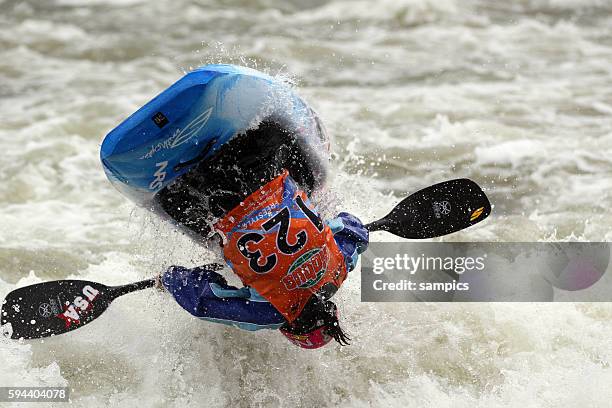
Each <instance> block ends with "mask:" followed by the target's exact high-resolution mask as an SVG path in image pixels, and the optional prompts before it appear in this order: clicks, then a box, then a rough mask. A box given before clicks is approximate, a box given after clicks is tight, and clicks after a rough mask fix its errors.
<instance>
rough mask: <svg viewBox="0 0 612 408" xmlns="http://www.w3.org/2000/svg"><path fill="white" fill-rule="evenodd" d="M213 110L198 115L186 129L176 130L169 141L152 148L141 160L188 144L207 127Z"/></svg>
mask: <svg viewBox="0 0 612 408" xmlns="http://www.w3.org/2000/svg"><path fill="white" fill-rule="evenodd" d="M212 110H213V108H212V107H210V108H208V109H206V110H205V111H204V112H203V113H202V114H200V115H198V116H197V117H196V118H195V119H194V120H192V121H191V122H189V123H188V124H187V126H185V128H183V129H176V130H175V131H174V134H173V135H172V136H170V137H169V138H168V139H166V140H163V141H161V142H159V143H156V144H154V145H153V146H151V148H150V149H149V151H148V152H147V153H145V154H144V155H143V156H142V157H141V158H140V159H141V160H142V159H150V158H151V157H153V156H154V155H155V153H157V152H159V151H160V150H164V149H174V148H175V147H177V146H180V145H182V144H183V143H185V142H187V141H188V140H189V139H191V138H192V137H193V136H195V135H196V134H197V133H198V132H199V131H200V130H202V128H203V127H204V125H206V122H208V119H210V115H211V113H212Z"/></svg>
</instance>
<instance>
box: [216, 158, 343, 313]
mask: <svg viewBox="0 0 612 408" xmlns="http://www.w3.org/2000/svg"><path fill="white" fill-rule="evenodd" d="M215 228H216V229H218V230H220V231H221V232H223V233H224V234H225V236H226V238H227V241H226V243H225V244H224V246H223V255H224V257H225V260H226V262H227V263H228V265H229V266H230V267H231V268H232V269H233V270H234V272H235V273H236V274H237V275H238V276H239V277H240V279H241V280H242V283H244V284H245V285H247V286H251V287H253V288H254V289H255V290H257V292H259V294H260V295H261V296H263V297H264V298H265V299H267V300H268V301H269V302H270V303H271V304H272V305H273V306H274V307H275V308H276V309H277V310H278V311H279V312H280V313H281V314H282V315H283V316H284V317H285V318H286V319H287V320H288V321H289V322H292V321H293V320H295V319H296V318H297V317H298V316H299V314H300V313H301V312H302V309H303V308H304V306H305V305H306V303H307V302H308V299H309V298H310V297H311V296H312V295H313V294H314V293H316V292H317V291H318V290H319V289H321V287H323V285H325V284H326V283H332V284H333V285H335V287H336V288H339V287H340V285H341V284H342V282H343V281H344V279H345V278H346V274H347V273H346V265H345V262H344V257H343V256H342V253H341V252H340V250H339V249H338V245H337V244H336V241H335V240H334V236H333V233H332V232H331V229H330V228H329V226H327V225H326V224H324V223H323V221H321V218H320V217H319V216H318V215H317V214H316V212H315V210H314V208H313V206H312V204H311V203H310V201H309V200H308V197H307V196H306V194H305V193H304V192H303V191H302V190H300V189H299V188H298V186H297V185H296V183H295V182H294V181H293V179H292V178H291V177H290V176H289V173H288V172H287V171H286V170H285V171H284V172H283V173H282V174H281V175H280V176H278V177H276V178H275V179H274V180H272V181H270V182H269V183H268V184H266V185H265V186H263V187H262V188H260V189H259V190H257V191H255V192H254V193H253V194H251V195H250V196H248V197H247V198H246V199H245V200H244V201H243V202H242V203H241V204H240V205H239V206H237V207H236V208H234V209H232V210H231V211H230V212H229V213H228V214H227V215H226V216H225V217H224V218H223V219H221V220H220V221H219V222H218V223H217V224H216V225H215Z"/></svg>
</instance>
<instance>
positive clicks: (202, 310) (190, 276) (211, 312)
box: [161, 266, 285, 330]
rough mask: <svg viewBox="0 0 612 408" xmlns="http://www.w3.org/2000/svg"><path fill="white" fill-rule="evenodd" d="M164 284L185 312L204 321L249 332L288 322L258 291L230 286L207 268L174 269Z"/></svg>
mask: <svg viewBox="0 0 612 408" xmlns="http://www.w3.org/2000/svg"><path fill="white" fill-rule="evenodd" d="M161 282H162V284H163V286H164V287H165V288H166V290H167V291H168V292H170V294H172V296H173V297H174V299H175V300H176V301H177V302H178V304H179V305H181V307H182V308H183V309H185V310H186V311H188V312H189V313H191V314H192V315H194V316H196V317H198V318H200V319H203V320H207V321H212V322H215V323H222V324H226V325H230V326H236V327H239V328H241V329H245V330H260V329H278V328H279V327H280V326H281V325H282V324H283V323H285V318H284V317H283V316H282V315H281V314H280V313H279V312H278V311H277V310H276V309H275V308H274V306H272V305H271V304H270V303H269V302H268V301H267V300H265V299H264V298H262V297H261V296H260V295H259V294H258V293H257V292H256V291H255V290H253V289H251V288H249V287H243V288H241V289H238V288H236V287H234V286H230V285H228V284H227V282H226V280H225V278H224V277H223V276H221V275H219V274H218V273H216V272H213V271H210V270H207V269H206V266H203V267H197V268H193V269H189V268H185V267H182V266H171V267H170V268H168V270H167V271H166V272H165V273H164V274H163V276H162V278H161Z"/></svg>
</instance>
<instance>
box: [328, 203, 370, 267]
mask: <svg viewBox="0 0 612 408" xmlns="http://www.w3.org/2000/svg"><path fill="white" fill-rule="evenodd" d="M327 225H329V227H330V228H331V230H332V232H333V234H334V240H335V241H336V244H337V245H338V248H339V249H340V252H342V255H344V260H345V262H346V268H347V270H348V272H350V271H352V270H353V269H354V268H355V266H356V265H357V260H358V258H359V255H360V254H361V253H363V252H364V251H365V250H366V249H367V247H368V243H369V239H370V236H369V232H368V230H367V229H366V228H365V226H364V225H363V223H362V222H361V220H359V218H357V217H355V216H354V215H351V214H349V213H346V212H341V213H340V214H338V216H337V217H336V218H334V219H332V220H329V221H328V222H327Z"/></svg>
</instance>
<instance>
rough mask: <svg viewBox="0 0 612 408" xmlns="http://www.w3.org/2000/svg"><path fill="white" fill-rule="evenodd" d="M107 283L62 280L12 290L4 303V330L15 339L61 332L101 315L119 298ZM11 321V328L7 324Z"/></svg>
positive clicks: (2, 320)
mask: <svg viewBox="0 0 612 408" xmlns="http://www.w3.org/2000/svg"><path fill="white" fill-rule="evenodd" d="M109 289H112V288H110V287H108V286H105V285H102V284H100V283H96V282H89V281H83V280H60V281H52V282H44V283H38V284H36V285H30V286H25V287H23V288H19V289H15V290H14V291H12V292H10V293H9V294H8V296H7V297H6V299H5V300H4V303H3V304H2V311H1V314H0V316H1V319H0V322H1V323H2V331H3V334H4V335H5V336H9V335H10V337H11V338H13V339H20V338H23V339H37V338H42V337H48V336H53V335H56V334H62V333H66V332H69V331H72V330H74V329H78V328H79V327H83V326H84V325H86V324H87V323H89V322H91V321H92V320H94V319H96V318H97V317H98V316H100V315H101V314H102V313H103V312H104V311H105V310H106V308H107V307H108V305H109V304H110V303H111V302H112V301H113V299H114V298H115V297H116V296H115V295H114V293H110V294H109V292H112V291H109ZM7 324H10V327H8V326H5V325H7Z"/></svg>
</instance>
